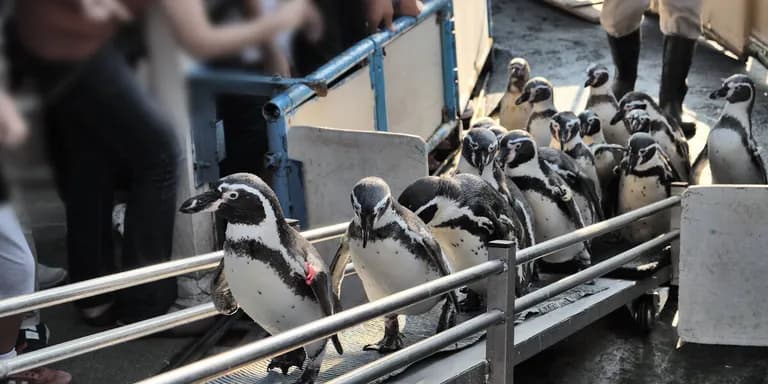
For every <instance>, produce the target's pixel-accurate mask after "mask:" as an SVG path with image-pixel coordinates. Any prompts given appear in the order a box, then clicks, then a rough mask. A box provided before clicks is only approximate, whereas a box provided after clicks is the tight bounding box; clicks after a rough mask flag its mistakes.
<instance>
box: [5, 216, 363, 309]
mask: <svg viewBox="0 0 768 384" xmlns="http://www.w3.org/2000/svg"><path fill="white" fill-rule="evenodd" d="M347 225H348V223H340V224H334V225H330V226H327V227H322V228H317V229H311V230H308V231H304V232H302V235H303V236H304V237H305V238H306V239H307V240H309V241H310V242H313V243H315V242H320V241H324V240H329V239H332V238H334V237H337V236H341V235H342V234H343V233H344V232H345V231H346V229H347ZM223 256H224V253H223V252H222V251H217V252H211V253H206V254H203V255H198V256H192V257H187V258H184V259H179V260H172V261H168V262H165V263H159V264H155V265H150V266H148V267H142V268H137V269H133V270H130V271H125V272H120V273H116V274H113V275H108V276H102V277H97V278H95V279H90V280H85V281H81V282H77V283H73V284H68V285H64V286H61V287H56V288H51V289H46V290H43V291H39V292H35V293H30V294H27V295H22V296H16V297H12V298H9V299H5V300H2V301H0V318H3V317H7V316H13V315H17V314H21V313H24V312H29V311H32V310H35V309H41V308H47V307H52V306H54V305H58V304H64V303H68V302H72V301H76V300H80V299H84V298H86V297H92V296H96V295H100V294H103V293H107V292H113V291H117V290H120V289H124V288H129V287H133V286H136V285H141V284H146V283H150V282H153V281H158V280H163V279H167V278H169V277H175V276H179V275H184V274H187V273H192V272H199V271H205V270H208V269H213V268H216V266H217V265H218V263H219V261H221V258H222V257H223Z"/></svg>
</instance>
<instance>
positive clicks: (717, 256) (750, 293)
mask: <svg viewBox="0 0 768 384" xmlns="http://www.w3.org/2000/svg"><path fill="white" fill-rule="evenodd" d="M766 201H768V186H722V185H718V186H700V187H692V188H690V189H689V190H688V191H687V192H686V193H685V194H684V195H683V202H682V217H681V223H680V224H681V235H680V298H679V311H680V313H679V323H678V334H679V335H680V338H681V339H682V340H683V341H686V342H693V343H703V344H725V345H749V346H768V278H766V276H768V251H766V250H768V236H767V235H766V234H768V204H766Z"/></svg>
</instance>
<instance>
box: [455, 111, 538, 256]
mask: <svg viewBox="0 0 768 384" xmlns="http://www.w3.org/2000/svg"><path fill="white" fill-rule="evenodd" d="M499 128H502V127H499ZM502 129H503V128H502ZM493 133H494V132H493V126H489V127H487V128H472V129H470V130H469V131H468V132H467V134H466V135H465V136H464V139H463V140H462V148H461V160H460V161H459V167H458V169H457V173H468V174H471V175H476V176H480V178H482V179H483V180H485V181H486V182H488V183H489V184H490V185H491V186H492V187H493V188H494V189H496V190H497V191H499V193H501V195H502V196H503V197H504V198H506V199H507V202H508V203H509V204H510V205H511V206H512V210H513V211H514V212H515V215H516V217H517V219H518V220H519V222H516V223H515V227H516V228H517V229H518V231H519V232H518V233H517V234H516V237H517V239H518V240H519V241H520V243H519V244H518V246H519V247H520V248H526V247H529V246H531V245H533V244H535V243H536V241H535V240H534V237H533V236H534V231H533V225H534V224H533V210H532V209H531V206H530V205H529V204H528V201H526V200H525V196H524V195H523V193H522V192H521V191H520V189H519V188H518V187H517V186H516V185H515V184H514V183H513V182H512V181H511V180H508V178H507V176H506V175H505V174H504V171H503V170H502V169H501V166H500V165H499V163H498V162H497V161H496V156H497V154H498V152H499V145H498V144H499V142H498V141H497V140H496V139H495V136H493Z"/></svg>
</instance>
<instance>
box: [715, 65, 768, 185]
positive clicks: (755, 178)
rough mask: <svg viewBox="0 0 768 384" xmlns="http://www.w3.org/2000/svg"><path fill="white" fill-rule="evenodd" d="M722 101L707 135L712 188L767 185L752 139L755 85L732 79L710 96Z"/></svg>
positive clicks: (738, 77)
mask: <svg viewBox="0 0 768 384" xmlns="http://www.w3.org/2000/svg"><path fill="white" fill-rule="evenodd" d="M709 98H710V99H712V100H719V99H725V100H726V103H725V107H724V108H723V113H722V115H721V116H720V119H719V120H717V123H715V126H714V127H712V130H711V131H710V132H709V136H708V137H707V149H706V153H707V156H708V157H709V167H710V169H711V172H712V182H713V183H715V184H768V180H766V172H765V165H764V163H763V160H762V158H761V156H760V152H761V149H760V147H759V146H758V144H757V142H756V141H755V138H754V136H753V135H752V107H753V106H754V104H755V84H754V82H752V79H750V78H749V77H747V76H745V75H738V74H737V75H733V76H731V77H729V78H727V79H725V80H724V81H723V83H722V86H721V87H720V88H719V89H717V90H716V91H714V92H712V93H711V94H710V95H709Z"/></svg>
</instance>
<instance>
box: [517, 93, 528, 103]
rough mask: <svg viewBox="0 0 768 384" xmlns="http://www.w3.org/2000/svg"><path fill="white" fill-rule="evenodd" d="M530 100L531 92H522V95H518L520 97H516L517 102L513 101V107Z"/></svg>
mask: <svg viewBox="0 0 768 384" xmlns="http://www.w3.org/2000/svg"><path fill="white" fill-rule="evenodd" d="M530 98H531V92H523V94H522V95H520V97H518V98H517V100H515V105H520V104H522V103H525V102H526V101H528V100H530Z"/></svg>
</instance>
